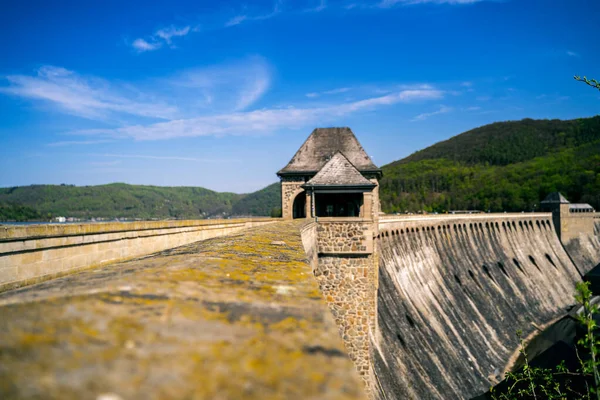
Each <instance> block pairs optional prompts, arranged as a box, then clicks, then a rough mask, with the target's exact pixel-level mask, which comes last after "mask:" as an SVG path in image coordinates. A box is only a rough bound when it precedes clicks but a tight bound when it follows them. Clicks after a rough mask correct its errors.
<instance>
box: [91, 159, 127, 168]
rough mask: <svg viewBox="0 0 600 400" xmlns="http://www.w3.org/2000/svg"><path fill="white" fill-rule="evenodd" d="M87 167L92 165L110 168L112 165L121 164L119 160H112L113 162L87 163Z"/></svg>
mask: <svg viewBox="0 0 600 400" xmlns="http://www.w3.org/2000/svg"><path fill="white" fill-rule="evenodd" d="M88 164H89V165H93V166H95V167H111V166H114V165H119V164H121V161H120V160H114V161H90V162H89V163H88Z"/></svg>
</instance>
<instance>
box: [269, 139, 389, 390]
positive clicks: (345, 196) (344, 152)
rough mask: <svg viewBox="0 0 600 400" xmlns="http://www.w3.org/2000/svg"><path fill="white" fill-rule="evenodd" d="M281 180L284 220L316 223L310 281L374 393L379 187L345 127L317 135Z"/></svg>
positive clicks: (366, 158)
mask: <svg viewBox="0 0 600 400" xmlns="http://www.w3.org/2000/svg"><path fill="white" fill-rule="evenodd" d="M277 174H278V175H279V177H280V178H281V204H282V212H283V218H285V219H292V218H314V220H315V222H316V224H317V227H316V230H317V235H316V237H317V246H316V247H317V253H318V262H317V265H316V267H315V269H314V271H313V272H314V275H315V277H316V279H317V281H318V282H319V287H320V289H321V292H322V294H323V296H324V297H325V299H326V301H327V303H328V304H329V307H330V310H331V312H332V313H333V315H334V317H335V319H336V322H337V324H338V327H339V331H340V335H341V336H342V338H343V339H344V343H345V345H346V349H347V351H348V354H349V356H350V358H351V359H352V360H353V361H354V363H355V365H356V368H357V370H358V371H359V373H360V375H361V376H362V377H363V379H364V381H365V385H366V388H367V391H368V392H369V393H372V387H373V386H372V385H373V379H374V378H373V371H372V360H371V354H372V353H371V349H370V340H369V334H370V333H371V332H373V331H374V330H375V328H376V321H377V282H378V273H377V272H378V256H377V248H376V246H375V245H374V238H375V237H376V236H377V234H378V222H379V209H380V206H379V182H378V179H379V178H380V177H381V170H380V169H379V168H377V167H376V166H375V164H373V162H372V161H371V159H370V158H369V156H368V155H367V153H366V152H365V151H364V149H363V148H362V146H361V145H360V143H359V142H358V140H357V139H356V137H355V136H354V134H353V133H352V131H351V130H350V129H349V128H318V129H315V130H314V131H313V132H312V134H311V135H310V136H309V137H308V139H307V140H306V142H304V144H303V145H302V147H300V149H299V150H298V151H297V152H296V155H294V157H293V158H292V160H291V161H290V162H289V163H288V165H287V166H286V167H285V168H283V169H282V170H280V171H279V172H278V173H277Z"/></svg>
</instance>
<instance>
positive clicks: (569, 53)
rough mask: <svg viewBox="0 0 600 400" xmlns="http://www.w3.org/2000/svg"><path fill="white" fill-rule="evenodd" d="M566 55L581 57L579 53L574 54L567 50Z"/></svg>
mask: <svg viewBox="0 0 600 400" xmlns="http://www.w3.org/2000/svg"><path fill="white" fill-rule="evenodd" d="M567 55H568V56H569V57H581V56H580V55H579V53H575V52H574V51H570V50H569V51H567Z"/></svg>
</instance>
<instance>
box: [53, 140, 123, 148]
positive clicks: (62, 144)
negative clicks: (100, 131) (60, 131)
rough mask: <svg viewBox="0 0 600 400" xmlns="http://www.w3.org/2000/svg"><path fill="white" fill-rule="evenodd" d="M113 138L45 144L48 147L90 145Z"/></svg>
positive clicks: (108, 141) (106, 141) (107, 141)
mask: <svg viewBox="0 0 600 400" xmlns="http://www.w3.org/2000/svg"><path fill="white" fill-rule="evenodd" d="M111 142H114V140H65V141H61V142H52V143H48V144H47V145H46V146H49V147H62V146H73V145H92V144H101V143H111Z"/></svg>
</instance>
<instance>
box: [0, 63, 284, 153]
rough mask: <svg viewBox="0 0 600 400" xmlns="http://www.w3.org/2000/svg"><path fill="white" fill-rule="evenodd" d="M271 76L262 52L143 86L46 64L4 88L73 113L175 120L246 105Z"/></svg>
mask: <svg viewBox="0 0 600 400" xmlns="http://www.w3.org/2000/svg"><path fill="white" fill-rule="evenodd" d="M271 75H272V72H271V68H270V66H269V64H268V63H267V62H266V61H265V60H264V59H263V58H261V57H249V58H246V59H244V60H240V61H237V62H232V63H228V64H219V65H215V66H211V67H207V68H197V69H190V70H187V71H184V72H181V73H178V74H177V75H175V76H172V77H169V78H163V79H153V80H150V81H149V82H142V83H140V84H137V85H136V84H131V83H126V82H109V81H107V80H104V79H99V78H96V77H85V76H81V75H79V74H77V73H75V72H73V71H69V70H67V69H65V68H60V67H54V66H44V67H42V68H40V69H39V70H38V71H37V74H36V75H32V76H29V75H10V76H6V77H5V80H6V82H7V83H8V84H7V85H5V86H2V80H1V78H0V93H6V94H9V95H13V96H18V97H22V98H27V99H31V100H35V101H39V102H41V104H49V105H51V106H53V107H54V108H55V109H57V110H58V111H61V112H64V113H68V114H71V115H76V116H79V117H83V118H88V119H93V120H102V121H106V122H109V123H112V124H116V125H122V124H123V123H124V121H123V120H124V119H128V120H131V119H132V118H133V119H134V121H133V122H135V123H138V122H140V121H138V120H139V119H140V118H150V119H154V120H156V119H163V120H173V119H177V118H189V117H193V116H197V115H198V114H199V113H201V112H207V111H212V112H234V111H241V110H244V109H246V108H248V107H250V106H252V105H253V104H255V103H256V102H257V101H258V100H259V99H260V98H261V97H262V96H263V95H264V93H265V92H266V91H267V90H268V89H269V87H270V84H271ZM141 122H144V121H141ZM70 144H75V143H70Z"/></svg>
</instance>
